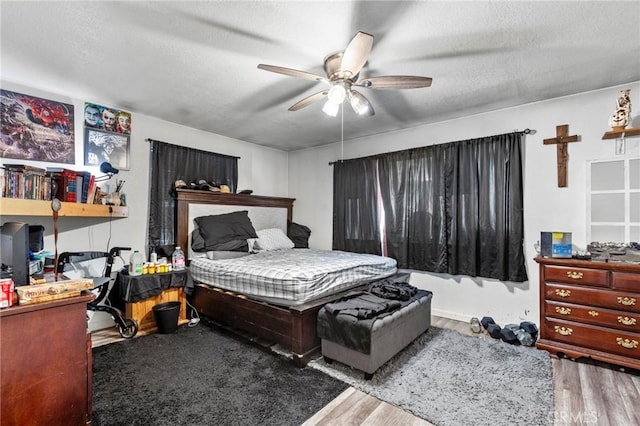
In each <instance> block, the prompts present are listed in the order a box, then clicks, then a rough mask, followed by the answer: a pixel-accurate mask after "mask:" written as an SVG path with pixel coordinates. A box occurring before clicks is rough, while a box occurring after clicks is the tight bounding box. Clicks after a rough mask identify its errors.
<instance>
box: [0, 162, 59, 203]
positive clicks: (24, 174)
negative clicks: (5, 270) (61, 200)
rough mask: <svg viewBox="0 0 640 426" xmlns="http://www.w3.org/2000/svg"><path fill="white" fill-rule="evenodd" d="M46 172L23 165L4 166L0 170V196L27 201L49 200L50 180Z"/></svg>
mask: <svg viewBox="0 0 640 426" xmlns="http://www.w3.org/2000/svg"><path fill="white" fill-rule="evenodd" d="M45 172H46V170H45V169H42V168H40V167H34V166H28V165H24V164H4V165H3V166H2V168H0V196H2V197H5V198H24V199H29V200H48V199H50V198H51V180H50V178H49V177H48V176H46V173H45Z"/></svg>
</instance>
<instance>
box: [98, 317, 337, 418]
mask: <svg viewBox="0 0 640 426" xmlns="http://www.w3.org/2000/svg"><path fill="white" fill-rule="evenodd" d="M347 387H348V386H347V385H346V384H345V383H344V382H342V381H340V380H337V379H335V378H333V377H331V376H328V375H326V374H323V373H321V372H320V371H317V370H313V369H310V368H305V369H299V368H297V367H295V366H294V365H293V364H292V363H291V362H290V361H287V360H285V359H283V358H281V357H278V356H275V355H274V354H272V353H269V352H266V351H264V350H262V349H259V348H257V347H255V346H252V345H249V344H246V343H245V342H242V341H239V340H238V339H235V338H233V337H230V336H227V335H225V334H223V333H221V332H219V331H218V330H216V329H213V328H210V327H207V326H206V325H204V323H203V322H200V325H198V326H197V327H195V328H188V327H187V326H182V327H180V328H179V329H178V330H177V331H176V332H174V333H171V334H151V335H147V336H142V337H138V338H135V339H131V340H125V341H121V342H117V343H111V344H109V345H106V346H100V347H98V348H95V349H94V350H93V423H92V424H93V426H105V425H109V426H114V425H122V426H132V425H134V426H135V425H145V426H162V425H167V426H175V425H189V426H191V425H202V426H205V425H206V426H208V425H216V426H218V425H220V426H226V425H232V426H244V425H251V426H254V425H277V426H297V425H300V424H302V423H303V422H304V421H305V420H306V419H308V418H309V417H311V416H312V415H313V414H314V413H316V412H317V411H319V410H320V409H321V408H322V407H323V406H325V405H326V404H328V403H329V402H330V401H331V400H333V399H334V398H335V397H337V396H338V395H339V394H340V393H341V392H343V391H344V390H345V389H347Z"/></svg>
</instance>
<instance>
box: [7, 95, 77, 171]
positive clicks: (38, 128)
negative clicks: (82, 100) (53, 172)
mask: <svg viewBox="0 0 640 426" xmlns="http://www.w3.org/2000/svg"><path fill="white" fill-rule="evenodd" d="M0 107H1V116H2V126H1V128H0V150H1V151H2V157H3V158H12V159H19V160H30V161H46V162H52V163H62V164H75V131H74V110H73V105H71V104H66V103H63V102H58V101H54V100H50V99H45V98H39V97H36V96H32V95H28V94H24V93H17V92H12V91H9V90H5V89H1V90H0Z"/></svg>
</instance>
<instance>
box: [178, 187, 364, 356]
mask: <svg viewBox="0 0 640 426" xmlns="http://www.w3.org/2000/svg"><path fill="white" fill-rule="evenodd" d="M294 201H295V199H293V198H282V197H263V196H257V195H236V194H223V193H216V192H207V191H198V190H180V189H178V190H177V201H176V202H177V205H176V207H177V212H176V217H177V234H176V243H177V244H178V245H180V247H189V205H190V204H213V205H216V204H217V205H233V206H239V207H240V208H241V207H242V206H258V207H280V208H286V209H287V219H288V220H289V221H291V220H292V215H293V202H294ZM348 291H353V289H350V290H348ZM348 291H346V292H344V293H340V294H336V295H333V296H328V297H325V298H322V299H318V300H314V301H312V302H309V303H305V304H303V305H298V306H295V307H288V308H287V307H281V306H275V305H272V304H269V303H266V302H263V301H257V300H253V299H250V298H248V297H246V296H243V295H240V294H236V293H233V292H229V291H225V290H222V289H217V288H214V287H211V286H208V285H204V284H198V283H196V286H195V290H194V293H193V295H192V297H191V301H190V303H191V304H192V305H193V306H194V307H195V309H196V310H197V311H198V313H199V314H200V315H202V316H204V317H207V318H210V319H212V320H214V321H215V322H217V323H220V324H221V325H223V326H225V327H228V328H230V329H232V330H234V331H239V332H243V333H248V334H250V335H251V336H252V338H257V339H260V340H259V341H262V342H266V343H267V344H272V343H277V344H280V345H282V346H284V347H285V348H286V349H287V350H290V351H291V354H292V358H293V363H294V364H295V365H297V366H298V367H304V366H305V365H306V364H307V363H308V362H309V361H310V359H311V356H312V354H314V353H315V352H317V351H318V350H319V349H320V339H319V338H318V336H317V333H316V322H317V315H318V311H319V310H320V309H321V308H322V307H323V306H324V305H325V304H326V303H329V302H331V301H333V300H336V299H338V298H340V297H341V296H342V295H344V294H345V293H347V292H348Z"/></svg>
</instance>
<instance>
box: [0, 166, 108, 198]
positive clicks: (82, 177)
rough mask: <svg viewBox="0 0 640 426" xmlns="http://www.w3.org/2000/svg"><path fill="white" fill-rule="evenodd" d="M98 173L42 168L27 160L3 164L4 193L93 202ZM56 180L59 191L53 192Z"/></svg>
mask: <svg viewBox="0 0 640 426" xmlns="http://www.w3.org/2000/svg"><path fill="white" fill-rule="evenodd" d="M95 178H96V177H95V176H94V175H93V174H91V173H90V172H87V171H76V170H71V169H67V168H64V167H47V168H46V169H45V168H40V167H34V166H29V165H25V164H4V165H0V197H3V198H23V199H30V200H50V199H51V197H52V195H53V196H55V197H56V198H58V199H59V200H60V201H64V202H69V203H88V204H89V203H90V204H93V203H94V201H95V198H96V183H95ZM54 182H55V188H56V189H55V191H56V192H55V194H52V191H53V188H54Z"/></svg>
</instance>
